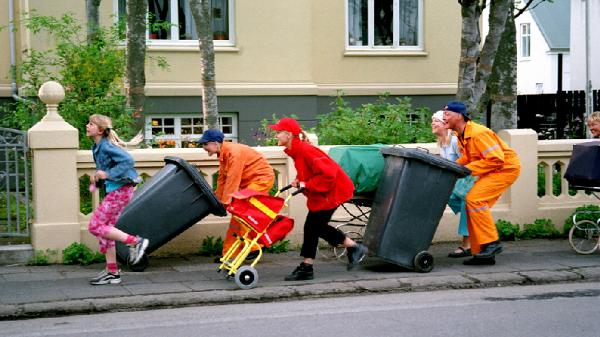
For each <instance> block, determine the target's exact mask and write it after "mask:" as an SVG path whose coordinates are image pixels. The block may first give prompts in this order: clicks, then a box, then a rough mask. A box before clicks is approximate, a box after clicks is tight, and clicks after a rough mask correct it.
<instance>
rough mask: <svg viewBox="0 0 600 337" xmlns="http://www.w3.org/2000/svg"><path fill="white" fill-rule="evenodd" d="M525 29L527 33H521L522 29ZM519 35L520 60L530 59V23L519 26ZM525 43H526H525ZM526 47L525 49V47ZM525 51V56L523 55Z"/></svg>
mask: <svg viewBox="0 0 600 337" xmlns="http://www.w3.org/2000/svg"><path fill="white" fill-rule="evenodd" d="M525 27H526V28H527V33H523V28H525ZM519 28H520V29H519V35H520V37H521V38H520V42H521V43H520V47H521V52H520V53H519V56H521V58H530V57H531V24H530V23H522V24H521V25H520V26H519ZM525 41H527V43H525ZM525 45H527V47H525ZM525 51H527V55H525Z"/></svg>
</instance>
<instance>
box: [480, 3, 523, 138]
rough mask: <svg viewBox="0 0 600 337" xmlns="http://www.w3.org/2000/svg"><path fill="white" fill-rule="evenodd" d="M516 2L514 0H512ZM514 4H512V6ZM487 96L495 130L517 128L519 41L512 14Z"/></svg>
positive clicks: (497, 55) (506, 26)
mask: <svg viewBox="0 0 600 337" xmlns="http://www.w3.org/2000/svg"><path fill="white" fill-rule="evenodd" d="M511 2H514V0H511ZM512 5H513V4H511V6H512ZM487 91H488V94H487V97H489V99H490V100H491V104H492V113H491V121H490V125H491V127H492V129H493V130H495V131H497V130H501V129H516V128H517V42H516V27H515V21H514V18H513V16H512V15H509V16H508V18H507V19H506V25H505V29H504V33H503V34H502V39H501V40H500V45H499V46H498V52H497V53H496V60H495V61H494V68H493V70H492V75H491V76H490V80H489V81H488V88H487Z"/></svg>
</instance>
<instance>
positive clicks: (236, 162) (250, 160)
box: [215, 142, 275, 255]
mask: <svg viewBox="0 0 600 337" xmlns="http://www.w3.org/2000/svg"><path fill="white" fill-rule="evenodd" d="M274 182H275V173H274V172H273V168H272V167H271V165H269V162H268V161H267V159H266V158H265V157H264V156H263V155H262V154H260V153H259V152H258V151H256V150H254V149H253V148H251V147H249V146H247V145H244V144H238V143H230V142H223V143H222V145H221V153H220V154H219V178H218V179H217V190H216V191H215V194H216V196H217V198H219V200H220V201H221V202H222V203H223V204H224V205H229V203H231V194H232V193H235V192H237V191H239V190H242V189H245V188H249V189H252V190H255V191H258V192H268V191H269V190H270V189H271V188H272V187H273V183H274ZM240 229H241V228H240V224H239V223H238V222H237V221H235V220H233V218H232V219H231V222H230V223H229V228H228V229H227V234H226V235H225V239H224V240H223V255H225V253H226V252H227V251H228V250H229V248H230V247H231V246H232V245H233V243H234V242H235V240H236V239H235V237H234V236H233V234H234V233H236V234H240V233H239V231H240Z"/></svg>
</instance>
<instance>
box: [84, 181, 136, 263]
mask: <svg viewBox="0 0 600 337" xmlns="http://www.w3.org/2000/svg"><path fill="white" fill-rule="evenodd" d="M133 190H134V187H133V186H130V185H125V186H123V187H121V188H119V189H117V190H114V191H112V192H110V193H108V194H107V195H106V196H105V197H104V200H102V202H101V203H100V205H99V206H98V208H96V210H95V211H94V213H93V214H92V218H91V219H90V223H89V225H88V230H89V231H90V233H92V234H93V235H94V236H95V237H97V238H98V242H99V243H100V252H101V253H102V254H106V251H107V250H108V249H109V248H112V247H114V246H115V241H114V240H109V239H106V238H105V237H106V234H107V233H108V232H109V231H110V229H111V228H112V227H114V226H115V224H116V223H117V219H118V218H119V215H121V212H123V209H124V208H125V206H127V204H128V203H129V201H130V200H131V197H132V196H133Z"/></svg>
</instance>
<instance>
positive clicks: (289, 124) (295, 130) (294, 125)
mask: <svg viewBox="0 0 600 337" xmlns="http://www.w3.org/2000/svg"><path fill="white" fill-rule="evenodd" d="M269 128H271V129H273V130H275V131H287V132H289V133H291V134H292V135H294V136H298V135H299V134H300V132H302V128H301V127H300V124H298V122H297V121H296V120H295V119H293V118H282V119H280V120H279V123H277V124H271V125H269Z"/></svg>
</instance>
